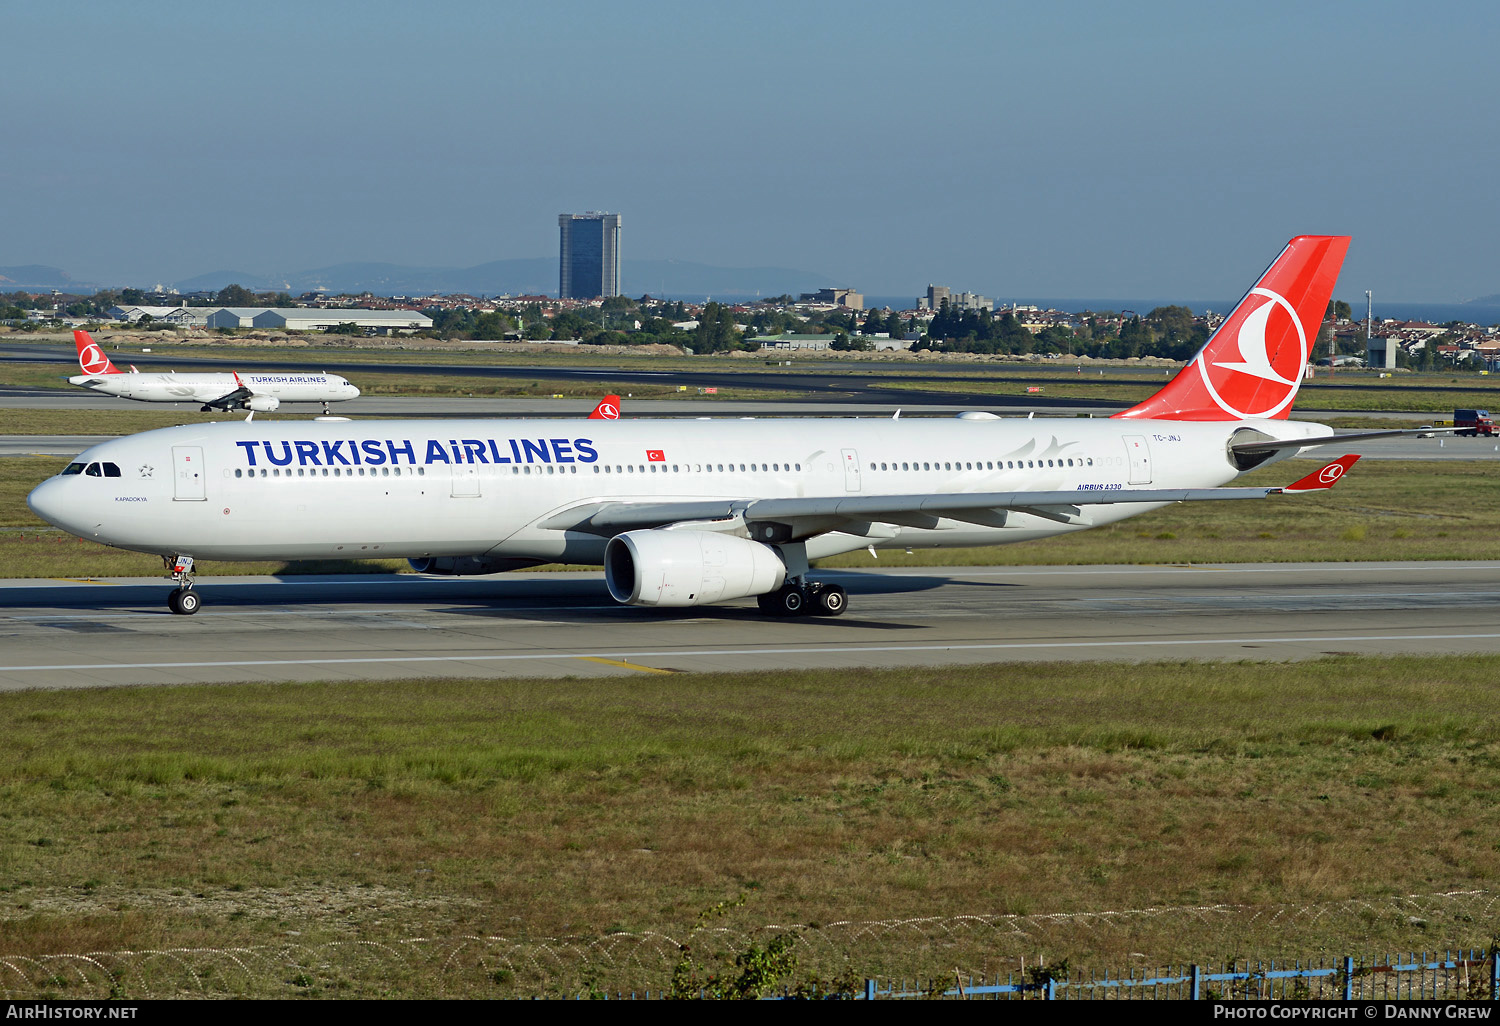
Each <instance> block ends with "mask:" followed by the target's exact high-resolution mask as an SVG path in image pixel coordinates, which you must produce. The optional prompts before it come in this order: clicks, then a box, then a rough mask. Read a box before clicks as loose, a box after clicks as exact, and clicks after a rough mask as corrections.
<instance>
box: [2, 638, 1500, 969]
mask: <svg viewBox="0 0 1500 1026" xmlns="http://www.w3.org/2000/svg"><path fill="white" fill-rule="evenodd" d="M1497 677H1500V660H1497V659H1494V658H1488V657H1480V658H1462V659H1460V658H1434V659H1404V658H1396V659H1363V658H1354V657H1343V658H1329V659H1324V660H1321V661H1317V662H1308V663H1297V664H1289V665H1266V664H1255V663H1234V664H1218V665H1210V666H1205V665H1202V664H1178V663H1162V664H1156V665H1145V666H1141V665H1112V664H1096V665H1084V664H1031V665H1026V666H988V667H963V668H954V667H948V668H943V669H935V670H901V671H884V672H861V673H857V674H852V673H851V674H841V673H830V672H821V673H812V672H808V673H767V674H724V675H671V676H654V675H653V676H650V677H641V678H634V677H632V678H628V679H627V678H609V679H598V680H588V681H583V680H563V681H557V680H548V681H540V680H533V681H528V680H511V681H485V682H463V681H438V680H409V681H400V682H392V683H378V684H348V683H341V684H304V685H292V684H287V685H237V686H228V687H202V688H190V687H172V688H130V689H114V690H101V691H81V692H30V693H12V694H5V695H0V730H3V732H4V736H5V738H6V744H5V745H4V746H3V747H0V955H27V956H41V955H45V954H51V953H58V952H84V951H119V950H124V949H132V950H142V949H152V950H161V949H166V948H225V947H233V946H257V945H259V946H273V947H274V946H275V945H277V944H285V943H294V944H297V945H300V946H302V947H303V948H306V949H309V950H314V949H315V950H316V951H322V952H323V953H324V954H323V955H322V956H319V957H325V958H329V957H333V956H331V955H329V954H328V952H330V951H333V950H335V948H336V947H337V946H338V945H340V944H343V945H346V946H347V945H348V944H350V943H351V942H355V941H360V942H382V943H384V942H395V941H400V940H403V939H407V938H414V937H428V938H461V937H463V936H481V937H500V938H507V939H508V942H509V943H513V944H516V945H520V946H522V947H526V946H529V947H530V949H531V950H532V951H533V954H534V953H535V952H536V951H539V950H542V949H544V948H545V949H548V950H554V949H558V948H562V947H571V948H574V949H579V948H582V949H587V948H590V947H591V946H592V947H594V948H597V947H598V946H600V945H604V944H607V943H609V941H608V937H607V935H608V934H610V933H612V932H616V931H627V932H628V933H630V934H631V935H633V936H634V937H636V938H639V937H641V936H644V935H650V934H653V933H655V934H660V935H665V936H668V937H677V938H685V937H687V936H688V935H689V934H690V933H691V931H692V929H693V926H694V924H695V923H696V922H697V921H698V915H699V913H700V912H702V911H703V910H705V909H708V908H710V907H711V906H714V905H715V904H717V903H719V902H723V901H726V900H732V899H734V898H735V897H736V896H739V895H744V896H745V903H744V904H743V905H742V906H739V907H736V908H733V909H732V910H730V912H729V914H727V915H726V916H725V917H724V918H723V919H722V920H716V921H715V922H714V923H713V925H714V927H715V928H716V929H722V930H725V931H727V932H725V933H722V934H718V935H716V937H715V939H714V940H713V941H712V942H710V941H709V940H708V939H707V938H705V939H704V942H703V943H704V947H703V950H702V951H700V956H702V957H704V958H705V959H707V958H708V957H709V949H710V948H714V947H724V948H727V949H729V950H731V951H732V950H733V949H734V948H735V946H737V945H743V944H744V943H745V938H755V937H761V938H763V937H764V931H763V929H762V928H763V927H764V926H766V925H767V924H773V923H774V924H804V925H808V926H809V929H807V930H805V931H804V933H805V934H806V935H807V936H808V944H809V946H808V947H807V949H806V955H807V956H808V961H807V962H806V963H804V964H805V965H807V966H808V967H809V969H810V968H811V965H812V962H811V958H812V956H813V955H814V954H815V952H814V950H813V947H812V946H811V945H812V941H813V940H814V939H816V940H817V941H818V943H819V944H820V945H821V948H822V949H828V950H822V953H821V955H820V958H821V959H822V961H821V962H819V963H818V964H819V965H820V966H822V967H823V969H825V970H826V969H827V967H828V966H829V965H830V964H833V963H837V962H838V960H839V959H843V958H847V959H849V960H850V961H846V962H845V963H843V964H844V966H845V968H846V969H847V968H850V967H857V971H858V972H860V973H875V972H905V973H914V972H928V973H931V972H938V973H949V974H951V973H952V972H953V971H954V969H955V967H956V968H958V969H960V970H962V971H965V972H969V971H972V972H976V973H977V972H981V971H986V970H988V971H996V970H1014V969H1015V968H1016V967H1017V966H1018V965H1019V964H1020V961H1021V960H1022V959H1025V960H1027V961H1028V962H1029V963H1031V964H1035V962H1036V960H1037V958H1039V957H1042V956H1046V957H1048V958H1049V959H1051V960H1052V961H1053V962H1054V963H1055V962H1057V961H1059V960H1063V959H1066V960H1069V961H1070V962H1071V964H1072V965H1074V966H1082V965H1103V966H1120V965H1131V964H1137V963H1138V962H1140V960H1141V959H1144V958H1148V957H1149V959H1150V960H1151V961H1150V963H1149V964H1152V965H1156V964H1166V963H1170V962H1180V961H1193V960H1199V961H1214V962H1216V963H1218V964H1222V963H1223V962H1224V961H1226V960H1228V959H1230V958H1235V957H1239V958H1244V957H1285V956H1288V955H1298V956H1302V957H1306V956H1309V955H1313V954H1318V953H1332V954H1341V953H1345V952H1349V951H1356V950H1358V951H1363V950H1373V949H1377V948H1381V947H1384V948H1387V949H1396V948H1400V949H1402V950H1405V949H1407V948H1421V947H1424V946H1432V945H1445V946H1446V945H1456V944H1461V943H1462V944H1475V945H1480V946H1482V945H1484V944H1486V943H1487V942H1488V940H1489V938H1490V937H1491V936H1492V935H1493V934H1494V933H1495V932H1496V929H1495V926H1496V924H1495V923H1494V922H1493V921H1488V920H1485V919H1483V918H1479V919H1476V918H1475V917H1473V916H1467V915H1465V914H1458V915H1455V916H1452V917H1450V918H1448V919H1447V920H1446V921H1443V922H1437V921H1429V920H1428V919H1426V918H1423V919H1421V920H1420V921H1417V920H1414V919H1413V918H1411V917H1407V916H1400V915H1388V914H1379V913H1378V912H1377V911H1370V910H1378V909H1380V908H1383V907H1385V906H1384V905H1383V904H1382V903H1388V902H1389V901H1390V900H1391V899H1393V898H1394V897H1399V896H1402V895H1410V894H1434V893H1437V892H1452V891H1473V890H1476V889H1477V890H1483V889H1486V888H1491V887H1493V886H1494V875H1495V867H1496V865H1497V862H1496V852H1497V850H1500V817H1497V816H1496V803H1497V800H1500V786H1497V785H1500V727H1497V724H1500V689H1497V688H1496V687H1495V683H1494V682H1495V680H1496V679H1497ZM1340 903H1343V904H1342V905H1340ZM1226 904H1228V905H1236V906H1244V909H1243V910H1241V911H1236V912H1231V913H1228V914H1220V915H1217V916H1213V917H1210V916H1208V915H1206V914H1204V913H1203V912H1201V911H1200V912H1197V913H1193V912H1189V911H1186V910H1188V909H1200V910H1201V909H1202V908H1203V907H1204V906H1223V905H1226ZM1334 905H1337V906H1339V907H1341V908H1343V909H1345V910H1346V914H1341V915H1323V914H1319V915H1302V916H1292V917H1290V918H1286V917H1274V916H1270V915H1267V914H1265V910H1267V909H1278V908H1279V909H1285V908H1289V907H1290V908H1297V907H1299V906H1318V907H1324V908H1326V907H1332V906H1334ZM1166 907H1177V908H1179V909H1183V910H1184V911H1182V912H1179V913H1176V914H1168V913H1163V914H1158V915H1150V916H1137V917H1134V918H1128V919H1118V920H1114V921H1112V922H1111V925H1110V926H1109V928H1107V929H1105V928H1101V927H1100V925H1099V924H1100V923H1102V922H1104V921H1105V920H1102V919H1099V918H1097V917H1096V918H1094V919H1090V918H1089V917H1088V916H1087V915H1084V914H1088V913H1106V912H1115V911H1123V910H1132V909H1146V908H1158V909H1159V908H1166ZM1349 909H1355V910H1356V911H1354V912H1348V911H1347V910H1349ZM1257 910H1259V911H1257ZM1359 910H1363V911H1359ZM1220 911H1221V913H1222V912H1223V910H1222V909H1221V910H1220ZM1057 913H1067V914H1080V915H1082V916H1083V917H1082V918H1079V919H1077V920H1076V921H1073V920H1068V921H1058V920H1050V921H1049V922H1048V923H1047V924H1044V923H1043V918H1044V917H1045V916H1050V915H1052V914H1057ZM964 915H980V916H988V917H1002V916H1006V915H1012V916H1021V917H1032V919H1031V920H1028V921H1027V922H1029V923H1030V924H1031V925H1030V927H1029V929H1014V928H1012V929H1007V930H996V931H989V932H985V931H977V930H974V929H973V925H974V924H973V923H970V924H969V928H967V929H965V930H959V929H950V928H949V927H948V926H939V925H934V924H932V923H928V924H925V925H921V924H919V925H915V926H908V927H906V928H896V927H888V928H882V929H877V930H859V931H856V930H851V929H849V928H847V927H838V926H836V925H835V924H837V923H839V922H844V921H850V920H853V921H856V922H858V921H866V922H868V921H877V920H879V921H887V922H889V921H893V920H900V919H913V918H929V917H937V918H939V919H944V918H946V919H947V922H948V923H950V924H956V923H958V921H957V920H954V919H952V918H951V917H958V916H964ZM288 938H295V940H293V941H288ZM548 938H553V939H554V940H552V941H548V940H547V939H548ZM559 939H566V942H564V941H563V940H559ZM320 945H333V946H334V947H329V948H323V947H320ZM459 946H460V947H461V946H462V945H459ZM658 946H660V945H658ZM834 949H836V950H834ZM340 950H346V951H347V950H350V949H349V948H347V947H346V948H344V949H340ZM674 957H675V956H674V955H673V952H672V949H671V947H670V945H668V946H667V947H666V948H665V954H660V953H659V954H658V955H657V956H654V957H652V958H646V959H644V960H642V958H641V957H640V955H639V953H637V955H636V956H635V958H634V960H633V961H631V962H630V964H624V965H613V966H612V967H610V968H609V974H611V979H609V980H607V981H605V980H602V979H599V977H600V974H601V973H603V972H604V968H605V967H601V965H600V964H598V963H597V962H596V963H593V964H591V963H590V962H589V961H588V960H587V959H582V960H580V959H574V960H572V961H566V960H565V961H562V962H557V963H555V964H554V963H549V964H552V965H553V968H552V969H551V970H548V971H542V970H538V971H537V973H534V974H533V976H531V977H528V978H527V979H525V980H520V981H517V980H514V979H511V978H510V977H506V978H503V979H502V978H501V977H494V978H487V977H483V976H479V977H475V980H476V981H477V982H474V983H473V984H472V985H473V986H474V987H477V988H478V992H484V991H485V989H486V988H490V989H493V990H495V992H497V993H498V992H511V991H506V990H505V987H506V986H510V987H514V986H518V985H521V984H523V983H524V984H525V985H526V986H528V987H539V988H545V989H561V990H567V989H569V988H577V987H583V986H587V985H588V983H589V982H590V981H593V982H601V983H602V982H608V983H610V985H619V986H626V987H637V988H639V987H642V986H653V987H654V986H660V985H662V983H663V981H664V979H665V974H666V973H667V972H669V971H670V963H671V961H672V960H673V958H674ZM830 958H831V959H832V962H830ZM533 968H535V967H533ZM376 976H377V977H378V978H377V979H366V978H362V977H361V976H360V970H359V968H358V966H354V965H344V964H342V963H340V964H338V965H335V966H333V967H332V968H331V969H330V970H329V973H328V974H325V975H324V976H320V977H319V979H327V978H336V979H337V980H338V981H341V982H339V983H338V986H339V987H342V988H345V990H344V991H339V992H353V993H379V992H384V993H390V992H392V988H394V989H395V992H397V993H406V994H417V993H430V992H432V988H434V987H435V986H437V984H436V982H435V981H434V980H433V979H425V980H424V979H421V978H415V979H408V980H400V981H393V980H392V979H391V978H390V970H389V969H387V970H383V971H381V972H377V973H376ZM273 982H275V981H273ZM502 985H503V986H502ZM330 986H332V985H331V984H330ZM350 988H352V990H350Z"/></svg>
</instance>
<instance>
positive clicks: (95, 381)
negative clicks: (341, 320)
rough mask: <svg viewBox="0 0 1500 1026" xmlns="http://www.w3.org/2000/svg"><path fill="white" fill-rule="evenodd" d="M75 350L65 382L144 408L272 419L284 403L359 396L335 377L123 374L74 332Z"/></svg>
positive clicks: (324, 403) (325, 408)
mask: <svg viewBox="0 0 1500 1026" xmlns="http://www.w3.org/2000/svg"><path fill="white" fill-rule="evenodd" d="M73 342H74V344H75V345H76V346H77V347H78V368H79V370H81V371H83V373H82V374H76V375H74V376H73V377H71V378H69V379H68V381H69V382H70V383H72V384H74V385H82V386H83V387H84V388H91V389H93V390H94V391H95V392H103V393H104V394H105V395H117V396H119V397H120V398H122V399H135V400H137V401H140V402H147V403H199V404H201V406H202V409H203V412H205V413H207V412H210V411H212V410H225V411H229V410H249V411H251V412H252V413H270V412H271V411H273V410H276V409H279V408H280V406H281V404H282V403H321V404H322V406H323V412H324V413H327V412H328V404H329V403H341V402H343V401H344V400H346V399H353V398H355V397H356V396H358V395H359V389H358V388H355V387H354V386H353V385H351V384H350V383H349V382H348V380H346V379H345V378H342V377H340V376H339V375H337V374H325V373H321V372H319V373H309V372H307V371H286V372H275V373H270V374H239V373H237V372H234V371H230V372H228V373H223V372H194V373H189V374H178V373H176V372H175V371H167V372H165V373H156V372H147V371H138V370H136V369H135V368H134V367H132V368H131V369H130V370H128V371H122V370H120V369H119V368H118V367H116V366H115V365H114V364H113V363H112V362H111V361H110V358H109V357H108V356H107V355H105V353H104V350H102V349H100V348H99V344H98V343H97V342H95V341H94V340H93V338H92V337H91V336H90V335H89V333H88V332H86V331H75V332H73Z"/></svg>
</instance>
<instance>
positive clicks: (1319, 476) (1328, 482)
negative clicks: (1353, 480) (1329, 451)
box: [1281, 455, 1359, 493]
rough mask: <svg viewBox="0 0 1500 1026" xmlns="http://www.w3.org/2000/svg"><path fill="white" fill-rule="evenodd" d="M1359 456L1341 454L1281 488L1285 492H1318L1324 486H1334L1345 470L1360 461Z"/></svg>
mask: <svg viewBox="0 0 1500 1026" xmlns="http://www.w3.org/2000/svg"><path fill="white" fill-rule="evenodd" d="M1358 460H1359V457H1358V456H1352V455H1351V456H1340V457H1339V458H1338V459H1336V460H1334V461H1333V462H1332V463H1330V464H1328V465H1327V466H1325V467H1322V468H1321V469H1319V470H1315V471H1313V472H1312V473H1311V474H1308V475H1307V476H1306V477H1304V478H1303V479H1302V480H1300V481H1295V482H1293V483H1292V484H1289V485H1287V486H1286V487H1285V488H1283V489H1281V491H1283V492H1289V493H1290V492H1316V491H1321V490H1322V489H1324V488H1332V487H1333V486H1334V484H1335V483H1336V482H1337V481H1338V479H1339V478H1341V477H1343V476H1344V472H1345V471H1347V470H1348V469H1349V468H1350V467H1352V466H1354V464H1355V463H1356V462H1358Z"/></svg>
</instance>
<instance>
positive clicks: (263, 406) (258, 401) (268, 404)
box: [245, 395, 281, 413]
mask: <svg viewBox="0 0 1500 1026" xmlns="http://www.w3.org/2000/svg"><path fill="white" fill-rule="evenodd" d="M280 408H281V400H280V399H278V398H276V397H275V396H274V395H252V396H251V397H250V398H248V399H246V400H245V409H247V410H254V411H255V412H256V413H274V412H276V411H277V410H278V409H280Z"/></svg>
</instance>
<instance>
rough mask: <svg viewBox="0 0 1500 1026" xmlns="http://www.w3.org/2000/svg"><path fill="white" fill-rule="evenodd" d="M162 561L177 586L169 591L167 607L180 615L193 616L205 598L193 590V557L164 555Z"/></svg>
mask: <svg viewBox="0 0 1500 1026" xmlns="http://www.w3.org/2000/svg"><path fill="white" fill-rule="evenodd" d="M161 561H162V563H163V564H165V565H166V568H167V569H168V570H170V571H171V572H172V580H174V581H176V582H177V587H176V589H174V590H173V591H170V592H168V593H167V608H168V609H170V610H171V611H172V612H173V613H175V614H176V615H178V616H192V615H193V614H194V613H196V612H197V611H198V607H199V606H201V605H203V600H202V599H200V598H199V597H198V593H197V592H196V591H194V590H193V557H192V556H163V557H162V560H161Z"/></svg>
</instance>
